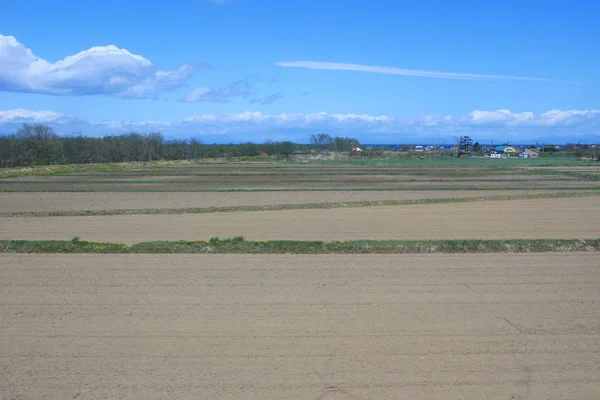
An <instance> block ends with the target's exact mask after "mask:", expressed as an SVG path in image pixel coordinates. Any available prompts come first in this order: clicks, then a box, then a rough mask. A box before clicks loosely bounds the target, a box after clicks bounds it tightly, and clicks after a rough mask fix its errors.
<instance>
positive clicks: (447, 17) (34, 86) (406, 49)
mask: <svg viewBox="0 0 600 400" xmlns="http://www.w3.org/2000/svg"><path fill="white" fill-rule="evenodd" d="M598 15H600V2H596V1H583V0H571V1H552V0H545V1H540V0H519V1H514V0H506V1H480V0H479V1H470V0H452V1H449V0H445V1H427V0H421V1H416V0H415V1H408V0H406V1H400V0H360V1H359V0H302V1H300V0H171V1H168V2H166V1H152V0H146V1H143V2H142V1H137V0H128V1H122V0H103V1H97V0H86V1H80V0H57V1H47V0H22V1H13V2H5V3H3V5H2V9H1V12H0V133H4V134H6V133H14V132H15V131H16V130H17V129H18V128H19V127H20V126H21V125H22V124H23V123H43V124H47V125H50V126H52V127H53V128H54V129H55V130H56V132H58V133H59V134H63V135H72V134H79V133H81V134H85V135H89V136H104V135H112V134H119V133H126V132H133V131H135V132H140V133H148V132H152V131H159V132H161V133H163V134H164V135H165V136H166V137H167V138H189V137H196V138H199V139H200V140H202V141H204V142H207V143H213V142H243V141H254V142H261V141H266V140H274V141H282V140H293V141H298V142H307V141H308V138H309V136H310V135H311V134H314V133H322V132H323V133H329V134H331V135H332V136H349V137H356V138H358V139H359V140H360V141H361V142H362V143H452V142H455V141H456V138H457V137H458V136H460V135H469V136H471V137H472V138H473V139H474V140H478V141H480V142H482V143H487V142H493V143H500V142H507V141H509V142H513V143H518V142H536V141H541V142H556V143H564V142H577V141H582V142H600V40H599V39H600V24H598V20H597V16H598Z"/></svg>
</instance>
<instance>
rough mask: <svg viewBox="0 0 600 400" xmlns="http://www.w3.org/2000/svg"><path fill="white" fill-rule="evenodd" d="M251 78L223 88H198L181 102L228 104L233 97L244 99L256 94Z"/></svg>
mask: <svg viewBox="0 0 600 400" xmlns="http://www.w3.org/2000/svg"><path fill="white" fill-rule="evenodd" d="M254 80H255V79H252V78H245V79H240V80H237V81H235V82H232V83H230V84H228V85H225V86H215V87H199V88H196V89H194V90H193V91H192V92H191V93H190V94H188V95H187V96H186V97H185V98H184V99H183V101H186V102H188V103H194V102H208V103H229V102H230V101H231V99H233V98H235V97H242V98H246V97H248V96H251V95H253V94H255V93H256V89H255V88H254V82H253V81H254Z"/></svg>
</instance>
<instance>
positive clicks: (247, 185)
mask: <svg viewBox="0 0 600 400" xmlns="http://www.w3.org/2000/svg"><path fill="white" fill-rule="evenodd" d="M581 187H583V188H595V189H597V188H598V187H599V184H598V182H597V181H580V180H579V181H578V180H572V181H565V180H550V179H548V180H543V181H535V180H533V181H511V182H506V181H477V182H469V181H453V182H448V181H446V182H428V181H420V182H389V181H362V182H352V181H347V182H344V181H343V180H341V179H340V180H336V181H326V182H293V181H283V182H282V181H263V182H252V181H248V182H229V183H228V182H210V181H198V182H192V183H189V182H177V181H173V182H168V183H167V182H164V181H163V182H143V181H140V182H135V183H127V182H114V183H107V182H104V183H103V182H90V183H66V182H45V183H34V182H13V183H9V182H3V181H1V180H0V190H17V191H18V190H42V191H46V190H100V191H101V190H120V191H136V190H215V189H365V188H377V189H415V190H418V189H453V188H454V189H465V188H468V189H490V188H492V189H503V188H517V189H529V188H581Z"/></svg>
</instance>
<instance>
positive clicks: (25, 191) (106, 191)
mask: <svg viewBox="0 0 600 400" xmlns="http://www.w3.org/2000/svg"><path fill="white" fill-rule="evenodd" d="M442 190H443V191H465V190H466V191H493V190H496V191H499V190H500V191H502V190H536V191H545V190H546V191H547V190H554V191H557V190H583V191H585V190H587V191H590V190H600V185H599V186H597V187H596V186H590V187H587V186H583V187H556V186H553V187H528V188H524V187H494V188H481V187H458V188H456V187H445V188H436V187H422V188H420V187H410V188H408V187H403V188H381V187H379V188H377V187H376V188H281V189H278V188H248V189H243V188H235V189H234V188H232V189H0V193H252V192H266V193H268V192H399V191H442Z"/></svg>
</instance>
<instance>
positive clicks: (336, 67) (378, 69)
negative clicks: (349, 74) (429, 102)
mask: <svg viewBox="0 0 600 400" xmlns="http://www.w3.org/2000/svg"><path fill="white" fill-rule="evenodd" d="M275 64H276V65H278V66H280V67H287V68H306V69H321V70H333V71H358V72H372V73H376V74H388V75H404V76H418V77H423V78H438V79H471V80H493V79H506V80H521V81H540V82H557V81H556V80H554V79H546V78H532V77H526V76H512V75H487V74H471V73H459V72H442V71H423V70H418V69H407V68H396V67H382V66H377V65H362V64H345V63H334V62H319V61H291V62H290V61H279V62H276V63H275Z"/></svg>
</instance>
